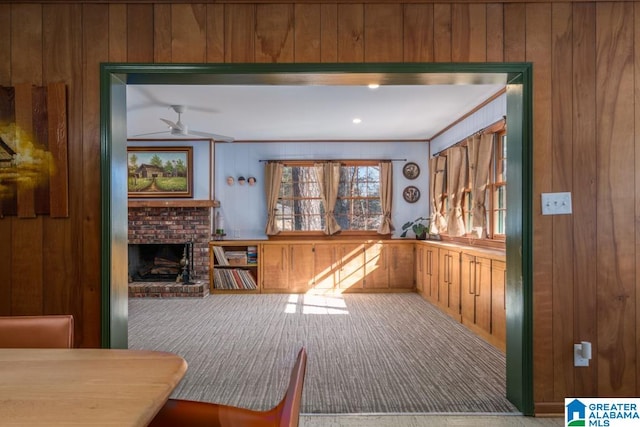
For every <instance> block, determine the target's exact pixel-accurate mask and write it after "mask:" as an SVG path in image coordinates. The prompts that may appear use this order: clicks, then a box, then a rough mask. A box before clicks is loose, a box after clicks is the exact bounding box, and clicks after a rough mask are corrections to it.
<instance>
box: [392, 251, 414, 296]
mask: <svg viewBox="0 0 640 427" xmlns="http://www.w3.org/2000/svg"><path fill="white" fill-rule="evenodd" d="M385 248H386V250H385V252H386V253H387V258H388V259H387V263H388V265H389V288H391V289H413V288H414V268H413V260H414V255H413V245H406V244H401V243H395V244H394V243H386V244H385Z"/></svg>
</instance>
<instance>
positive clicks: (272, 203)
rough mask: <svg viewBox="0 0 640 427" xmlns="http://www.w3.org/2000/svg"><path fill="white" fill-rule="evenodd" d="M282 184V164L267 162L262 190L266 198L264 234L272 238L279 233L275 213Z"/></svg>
mask: <svg viewBox="0 0 640 427" xmlns="http://www.w3.org/2000/svg"><path fill="white" fill-rule="evenodd" d="M281 182H282V164H280V163H277V162H269V163H267V164H266V165H265V167H264V190H265V194H266V196H267V226H266V228H265V233H266V234H267V236H273V235H275V234H278V233H280V229H279V228H278V224H277V223H276V212H277V210H278V208H277V205H278V194H279V193H280V184H281Z"/></svg>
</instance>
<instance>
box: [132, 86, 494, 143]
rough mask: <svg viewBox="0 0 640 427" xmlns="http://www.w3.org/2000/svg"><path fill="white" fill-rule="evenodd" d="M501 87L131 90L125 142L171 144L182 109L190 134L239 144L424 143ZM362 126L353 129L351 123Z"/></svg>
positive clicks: (268, 87) (146, 87)
mask: <svg viewBox="0 0 640 427" xmlns="http://www.w3.org/2000/svg"><path fill="white" fill-rule="evenodd" d="M503 88H504V84H494V83H491V84H431V85H383V86H380V87H379V88H378V89H370V88H368V87H367V86H363V85H340V86H336V85H222V84H218V85H208V86H204V85H131V84H130V85H128V86H127V128H128V129H127V131H128V136H129V137H130V138H134V137H136V135H141V134H148V133H156V132H160V133H158V134H154V135H146V136H138V138H154V139H165V138H176V136H174V135H171V134H170V133H169V132H168V126H167V125H166V124H165V123H163V122H162V121H161V120H160V118H165V119H168V120H171V121H173V122H176V121H177V114H176V113H175V112H174V111H173V110H172V109H171V108H170V105H173V104H178V105H185V106H186V107H187V110H186V112H185V113H184V114H183V115H182V122H183V123H184V124H186V125H188V126H189V129H190V130H194V131H200V132H209V133H215V134H222V135H227V136H231V137H233V138H235V140H241V141H281V140H294V141H295V140H300V141H310V140H320V141H327V140H331V141H348V140H426V139H430V138H432V137H433V136H434V135H436V134H437V133H438V132H440V131H441V130H443V129H444V128H445V127H446V126H447V125H449V124H451V123H453V122H455V121H456V120H457V119H459V118H460V117H462V116H463V115H464V114H466V113H468V112H469V111H471V110H473V109H474V108H475V107H476V106H478V105H480V104H482V103H483V102H484V101H485V100H487V99H488V98H490V97H491V96H493V95H494V94H496V93H497V92H499V91H500V90H502V89H503ZM356 117H357V118H360V119H361V120H362V122H361V123H360V124H358V125H356V124H354V123H353V122H352V120H353V119H354V118H356Z"/></svg>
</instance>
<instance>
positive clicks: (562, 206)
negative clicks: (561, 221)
mask: <svg viewBox="0 0 640 427" xmlns="http://www.w3.org/2000/svg"><path fill="white" fill-rule="evenodd" d="M571 213H572V210H571V193H542V215H569V214H571Z"/></svg>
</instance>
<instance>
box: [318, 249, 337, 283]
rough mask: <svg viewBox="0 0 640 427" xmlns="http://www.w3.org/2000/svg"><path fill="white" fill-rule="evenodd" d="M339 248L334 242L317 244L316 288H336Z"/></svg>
mask: <svg viewBox="0 0 640 427" xmlns="http://www.w3.org/2000/svg"><path fill="white" fill-rule="evenodd" d="M338 250H339V247H338V246H337V245H334V244H333V243H327V244H324V243H322V244H316V247H315V260H314V267H313V271H314V278H315V288H316V289H334V288H335V287H337V286H338V282H339V280H340V278H339V276H338V268H339V261H338V259H339V257H338Z"/></svg>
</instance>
